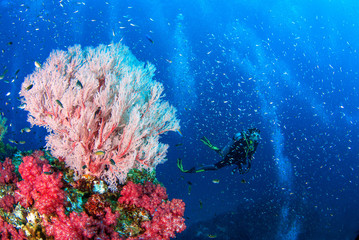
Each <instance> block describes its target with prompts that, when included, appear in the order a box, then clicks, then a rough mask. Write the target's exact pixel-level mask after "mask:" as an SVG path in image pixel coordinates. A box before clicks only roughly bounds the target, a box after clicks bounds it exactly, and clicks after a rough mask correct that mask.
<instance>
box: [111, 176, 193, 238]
mask: <svg viewBox="0 0 359 240" xmlns="http://www.w3.org/2000/svg"><path fill="white" fill-rule="evenodd" d="M167 199H168V196H167V194H166V189H165V188H164V187H162V186H160V185H155V184H153V183H152V182H146V183H145V184H144V185H141V184H135V183H133V182H128V183H127V184H126V185H125V186H124V187H123V189H122V191H121V197H120V198H119V199H118V202H119V203H121V204H127V205H135V206H136V207H139V208H144V209H146V210H147V211H149V212H150V214H151V215H152V219H151V221H145V222H143V223H142V227H144V228H145V229H146V231H145V232H144V233H143V234H142V235H140V236H138V237H137V239H170V238H171V237H175V232H182V231H184V230H185V228H186V225H185V223H184V218H183V215H184V209H185V204H184V202H183V201H182V200H180V199H173V200H172V201H166V200H167Z"/></svg>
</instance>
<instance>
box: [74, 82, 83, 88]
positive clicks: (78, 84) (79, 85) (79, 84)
mask: <svg viewBox="0 0 359 240" xmlns="http://www.w3.org/2000/svg"><path fill="white" fill-rule="evenodd" d="M76 86H78V87H80V88H81V89H83V88H84V86H82V83H81V82H80V80H77V82H76Z"/></svg>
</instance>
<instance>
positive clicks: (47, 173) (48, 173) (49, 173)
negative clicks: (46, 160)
mask: <svg viewBox="0 0 359 240" xmlns="http://www.w3.org/2000/svg"><path fill="white" fill-rule="evenodd" d="M44 174H46V175H51V174H52V172H51V171H50V172H44Z"/></svg>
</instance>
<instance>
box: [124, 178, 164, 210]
mask: <svg viewBox="0 0 359 240" xmlns="http://www.w3.org/2000/svg"><path fill="white" fill-rule="evenodd" d="M167 199H168V196H167V193H166V189H165V188H164V187H161V185H159V184H158V185H155V184H153V183H152V182H146V183H145V184H144V185H142V184H135V183H133V182H128V183H127V184H126V185H125V186H124V187H123V189H122V191H121V197H120V198H119V199H118V202H119V203H123V204H127V205H135V206H136V207H141V208H144V209H146V210H147V211H149V212H150V213H151V214H153V213H154V212H155V210H156V208H157V206H158V205H159V204H160V203H161V202H162V200H167Z"/></svg>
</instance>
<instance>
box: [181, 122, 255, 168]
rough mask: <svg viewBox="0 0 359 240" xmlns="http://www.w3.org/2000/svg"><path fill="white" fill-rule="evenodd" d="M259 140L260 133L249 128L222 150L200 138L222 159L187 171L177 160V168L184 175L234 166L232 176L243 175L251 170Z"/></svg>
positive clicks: (238, 134)
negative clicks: (237, 173)
mask: <svg viewBox="0 0 359 240" xmlns="http://www.w3.org/2000/svg"><path fill="white" fill-rule="evenodd" d="M259 140H260V131H259V130H258V129H257V128H251V129H248V130H247V131H243V132H239V133H236V134H235V135H234V136H233V138H232V140H231V141H230V142H229V143H228V144H227V146H225V147H224V148H222V149H220V148H218V147H216V146H213V145H212V144H211V143H210V141H209V140H208V139H207V138H206V137H202V138H201V141H202V142H203V143H204V144H205V145H206V146H208V147H209V148H211V149H212V150H214V151H216V152H217V153H218V154H219V155H220V156H221V157H222V158H223V159H222V160H221V161H219V162H217V163H215V164H212V165H206V166H202V167H193V168H191V169H189V170H184V169H183V166H182V160H181V159H177V166H178V168H179V169H180V170H181V171H182V172H184V173H199V172H204V171H210V170H217V169H220V168H223V167H226V166H230V165H236V167H235V168H234V169H233V170H232V174H233V173H235V172H239V173H240V174H244V173H247V172H249V170H250V168H251V161H252V159H253V155H254V152H255V151H256V149H257V146H258V143H259Z"/></svg>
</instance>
